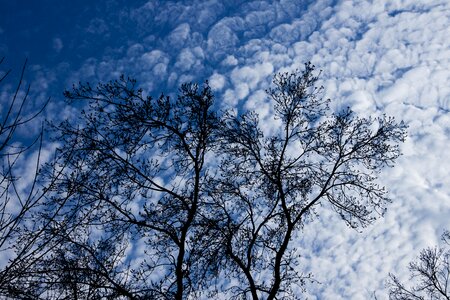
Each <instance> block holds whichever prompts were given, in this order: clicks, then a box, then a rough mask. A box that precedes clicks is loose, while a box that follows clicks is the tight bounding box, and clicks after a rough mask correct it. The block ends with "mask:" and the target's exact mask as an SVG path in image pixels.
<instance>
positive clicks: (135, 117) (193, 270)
mask: <svg viewBox="0 0 450 300" xmlns="http://www.w3.org/2000/svg"><path fill="white" fill-rule="evenodd" d="M135 84H136V83H135V81H134V80H132V79H129V78H125V77H122V78H120V80H117V81H113V82H110V83H108V84H100V85H98V87H97V88H96V89H93V88H91V86H90V85H89V84H86V85H80V86H79V87H74V89H73V91H71V92H66V93H65V96H66V97H67V98H68V99H70V100H87V101H89V107H88V108H87V110H86V111H83V112H82V115H81V117H80V119H79V120H78V122H76V123H75V124H71V123H70V122H63V123H62V124H60V125H58V126H56V128H57V130H58V131H59V132H60V136H59V137H58V141H61V142H62V143H63V146H62V147H61V148H60V149H59V153H58V157H59V159H58V161H57V163H56V164H55V166H54V169H58V168H59V166H60V164H67V169H66V172H65V173H64V176H63V177H61V178H59V180H58V181H57V183H56V184H55V185H54V187H55V189H56V192H57V193H60V194H64V195H67V194H70V195H71V196H70V197H69V198H68V199H67V200H66V198H65V197H63V198H61V200H60V199H59V198H58V197H57V196H56V197H54V198H53V199H52V201H53V203H50V204H49V205H50V207H52V206H53V205H55V204H56V207H61V206H64V209H62V210H61V211H60V212H59V214H58V216H59V218H58V220H57V222H55V225H54V228H53V229H52V230H51V231H49V232H48V234H49V235H57V236H58V239H60V241H61V242H60V243H59V244H58V245H55V250H54V251H53V254H52V255H51V256H49V257H48V258H47V261H46V264H43V265H42V266H41V267H42V269H41V271H40V272H41V273H47V274H49V275H50V274H51V276H47V277H48V281H47V282H46V283H45V284H44V285H43V286H42V285H41V288H42V289H44V290H51V291H52V292H53V293H55V294H60V295H65V297H69V298H91V297H93V296H92V295H95V297H100V298H101V297H106V298H111V297H117V296H124V297H127V298H130V299H132V298H145V299H182V298H183V297H185V296H186V295H191V294H195V292H196V291H197V290H198V289H200V287H201V285H202V284H203V283H204V280H205V279H206V278H207V275H208V272H207V266H206V265H205V264H203V262H204V260H203V255H202V252H201V251H200V250H201V249H198V248H197V247H196V243H197V240H198V239H201V237H202V233H201V228H200V227H199V226H197V224H196V223H197V219H198V210H199V207H200V206H202V205H203V204H202V202H203V201H204V200H205V197H203V193H204V188H203V186H204V182H205V181H206V180H207V178H208V176H209V175H208V174H207V171H206V169H205V157H206V155H207V154H208V152H210V151H211V149H212V147H213V146H214V143H215V142H214V131H215V130H216V128H217V126H218V122H219V120H218V118H217V117H216V114H215V112H214V111H213V110H212V106H213V95H212V93H211V90H210V88H209V86H208V85H207V84H205V86H204V87H202V88H200V87H199V86H197V85H195V84H186V85H183V86H182V87H181V89H180V95H179V97H178V98H177V99H176V100H175V101H172V100H171V99H169V97H166V96H164V95H161V96H160V97H159V98H152V97H146V96H144V95H143V91H142V90H140V89H137V88H136V85H135ZM62 202H64V203H62ZM51 214H53V211H50V215H51ZM55 221H56V220H55ZM135 251H137V252H135ZM131 255H136V256H137V257H139V258H142V260H141V261H140V262H139V263H136V262H135V261H134V260H132V259H130V256H131ZM131 263H136V264H137V265H131ZM53 268H56V269H55V270H53ZM72 287H73V288H72ZM92 293H95V294H92Z"/></svg>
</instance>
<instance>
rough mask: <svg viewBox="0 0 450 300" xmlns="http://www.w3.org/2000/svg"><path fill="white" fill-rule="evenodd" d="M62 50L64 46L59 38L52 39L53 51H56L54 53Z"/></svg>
mask: <svg viewBox="0 0 450 300" xmlns="http://www.w3.org/2000/svg"><path fill="white" fill-rule="evenodd" d="M63 48H64V44H63V42H62V40H61V39H60V38H54V39H53V49H54V50H55V51H56V53H59V52H61V50H62V49H63Z"/></svg>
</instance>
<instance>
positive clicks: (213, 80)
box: [209, 73, 226, 91]
mask: <svg viewBox="0 0 450 300" xmlns="http://www.w3.org/2000/svg"><path fill="white" fill-rule="evenodd" d="M225 82H226V79H225V76H223V75H221V74H218V73H214V74H212V75H211V77H209V85H210V86H211V89H212V90H213V91H220V90H222V89H223V87H224V86H225Z"/></svg>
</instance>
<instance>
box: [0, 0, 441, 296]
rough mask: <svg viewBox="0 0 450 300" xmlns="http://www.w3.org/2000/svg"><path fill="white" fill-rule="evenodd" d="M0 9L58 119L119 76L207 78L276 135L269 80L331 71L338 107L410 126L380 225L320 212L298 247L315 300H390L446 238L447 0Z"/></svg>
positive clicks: (156, 87)
mask: <svg viewBox="0 0 450 300" xmlns="http://www.w3.org/2000/svg"><path fill="white" fill-rule="evenodd" d="M222 2H224V3H222ZM299 3H300V4H299ZM0 8H1V9H0V56H5V57H6V65H7V66H8V67H13V68H14V69H15V71H16V73H15V76H17V73H18V70H19V67H20V65H21V63H22V62H23V60H24V59H25V57H28V58H29V62H30V65H29V68H28V72H27V80H28V82H31V83H32V96H33V97H34V98H33V99H35V100H36V101H37V102H39V101H43V99H46V97H48V96H51V97H52V99H53V100H52V103H51V105H50V106H49V108H48V109H47V117H48V118H50V119H55V120H56V119H58V118H65V117H67V118H70V117H73V116H74V115H75V114H76V111H75V110H73V109H71V108H70V107H67V106H66V104H65V103H64V102H63V99H62V91H63V89H64V88H65V87H70V86H71V85H72V84H73V83H77V82H78V81H79V80H81V81H90V82H96V81H104V80H108V79H112V78H115V77H117V76H118V75H120V74H121V73H125V74H127V75H131V76H134V77H136V78H137V79H138V81H139V82H140V83H141V84H142V86H143V87H144V88H145V89H146V91H147V92H148V93H149V94H153V95H158V94H159V93H160V92H162V91H164V92H168V93H173V92H176V89H177V87H178V86H179V84H180V83H182V82H184V81H190V80H194V81H200V82H201V81H204V80H205V79H208V80H209V81H210V83H211V86H212V87H213V89H214V90H215V92H216V95H217V99H218V101H219V102H220V105H221V106H223V107H240V108H246V109H254V110H256V111H257V112H258V113H259V114H260V116H261V118H262V119H264V120H265V121H266V122H264V124H265V126H266V127H267V130H269V129H270V127H271V125H273V123H271V121H270V120H271V119H270V116H271V113H272V108H271V106H270V104H269V103H268V99H267V98H266V97H265V93H264V89H265V88H267V87H268V85H269V84H270V81H271V76H272V75H273V74H274V72H278V71H283V70H292V69H296V68H301V66H302V65H303V63H304V62H306V61H308V60H311V61H312V62H313V63H314V64H315V65H316V66H318V68H320V69H322V70H323V73H322V77H321V84H323V85H324V87H325V93H326V95H325V96H326V97H330V98H331V99H333V100H334V101H335V102H334V103H335V104H334V108H339V107H340V106H344V105H349V106H351V107H352V108H353V109H354V110H355V111H356V112H357V113H359V114H361V115H379V114H382V113H386V114H388V115H393V116H395V117H396V118H398V119H403V120H404V121H405V122H406V123H407V124H408V125H409V126H410V127H409V137H408V139H407V141H406V143H405V144H404V146H403V152H404V155H403V156H402V158H401V159H400V160H399V162H398V164H397V166H396V167H395V168H394V169H389V170H387V171H386V172H383V173H382V174H381V177H380V178H381V181H382V183H383V184H385V185H386V186H388V188H389V189H390V190H391V197H392V199H393V200H394V201H393V203H392V204H391V205H390V207H389V209H388V212H387V214H386V216H385V218H383V219H380V220H378V221H377V222H376V223H375V224H373V225H372V226H370V227H369V228H366V229H365V230H363V231H362V232H361V233H360V232H356V231H354V230H351V229H348V228H347V227H346V226H345V224H344V223H343V222H341V221H340V220H339V218H338V217H337V216H336V215H335V214H334V213H333V212H332V211H330V210H329V209H328V207H326V205H324V206H323V207H322V208H321V211H320V213H321V217H320V218H319V220H317V221H316V222H314V223H313V224H312V226H310V227H308V228H306V229H305V231H304V232H303V233H302V236H301V238H299V239H298V244H299V246H301V247H304V252H303V260H302V262H303V266H302V267H303V268H304V269H305V271H311V272H313V273H314V275H315V279H317V280H318V281H320V282H321V283H322V284H315V285H311V286H309V287H308V290H307V292H306V295H308V296H309V297H310V299H368V298H369V295H370V294H372V293H373V292H374V291H375V292H376V295H377V297H378V299H386V292H385V290H384V281H385V280H386V279H387V276H388V273H389V272H394V273H396V274H398V275H399V277H400V278H401V279H407V278H408V272H407V265H408V262H409V261H410V260H412V259H413V258H414V257H415V256H416V255H418V253H419V251H420V249H421V248H423V247H426V246H431V245H434V244H438V243H439V236H440V234H441V233H442V231H443V230H444V229H445V228H449V229H450V222H449V221H448V220H449V215H450V182H449V178H450V162H449V160H448V146H449V139H450V115H449V110H450V85H449V82H450V40H449V38H448V37H449V36H450V26H449V25H450V2H449V1H448V0H427V1H421V0H371V1H369V0H354V1H348V0H334V1H331V0H317V1H294V0H292V1H290V0H280V1H268V0H262V1H218V0H217V1H215V0H210V1H146V0H140V1H85V0H82V1H81V0H80V1H57V0H42V1H32V0H28V1H25V0H23V1H20V0H17V1H6V0H0ZM2 93H3V94H2V95H3V96H0V101H5V99H7V97H6V96H5V95H6V94H7V93H8V90H7V89H5V90H3V91H2ZM30 109H31V108H30Z"/></svg>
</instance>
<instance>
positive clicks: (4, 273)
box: [0, 58, 49, 296]
mask: <svg viewBox="0 0 450 300" xmlns="http://www.w3.org/2000/svg"><path fill="white" fill-rule="evenodd" d="M3 62H4V58H1V59H0V66H1V65H2V64H3ZM26 65H27V61H25V63H24V64H23V67H22V70H21V73H20V77H19V79H18V82H17V84H16V86H15V89H14V90H13V91H11V92H12V93H11V95H10V99H9V100H8V101H9V102H7V103H3V104H2V107H1V108H2V109H1V111H0V257H1V258H2V260H1V263H0V296H2V295H11V294H22V291H21V287H22V284H21V283H20V281H21V279H22V278H23V277H26V275H25V274H26V273H27V272H28V270H29V268H30V267H31V266H32V265H33V264H35V263H36V261H37V260H39V255H40V254H41V252H42V250H43V246H44V245H43V244H40V245H39V244H38V242H37V240H38V238H39V237H40V235H41V234H42V231H41V230H34V228H33V227H32V225H30V223H31V224H33V223H35V220H34V217H35V215H34V213H35V209H36V208H37V207H38V206H39V205H40V204H42V201H43V199H44V197H45V194H46V189H45V188H42V187H40V186H39V185H38V178H39V177H38V175H39V167H40V157H41V150H42V138H43V130H42V128H41V130H40V131H39V133H38V134H37V135H36V136H35V137H34V138H32V139H31V140H30V141H28V142H27V141H23V140H21V137H20V134H18V131H19V130H20V129H23V128H24V127H26V126H28V125H30V124H31V123H32V122H39V120H38V117H39V116H40V115H41V114H42V112H43V110H44V108H45V107H46V105H47V103H48V101H49V100H47V101H46V102H45V103H42V105H41V107H40V109H39V110H38V111H37V112H34V113H32V114H29V112H28V111H27V110H28V109H29V108H28V104H29V103H30V99H29V92H30V85H28V86H26V87H25V89H24V90H23V84H24V74H25V70H26ZM10 75H11V69H9V70H6V71H2V72H1V73H0V84H4V83H5V81H6V79H7V78H8V76H10ZM5 92H6V90H5ZM33 152H35V153H37V155H36V157H37V158H36V160H35V161H34V162H33V164H34V165H29V166H28V168H26V169H25V171H24V167H23V161H21V160H23V159H24V157H25V156H27V155H29V154H32V153H33ZM30 175H31V176H30ZM28 176H30V177H31V179H30V181H29V182H26V181H25V180H26V179H24V178H23V177H28ZM24 186H25V188H24Z"/></svg>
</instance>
